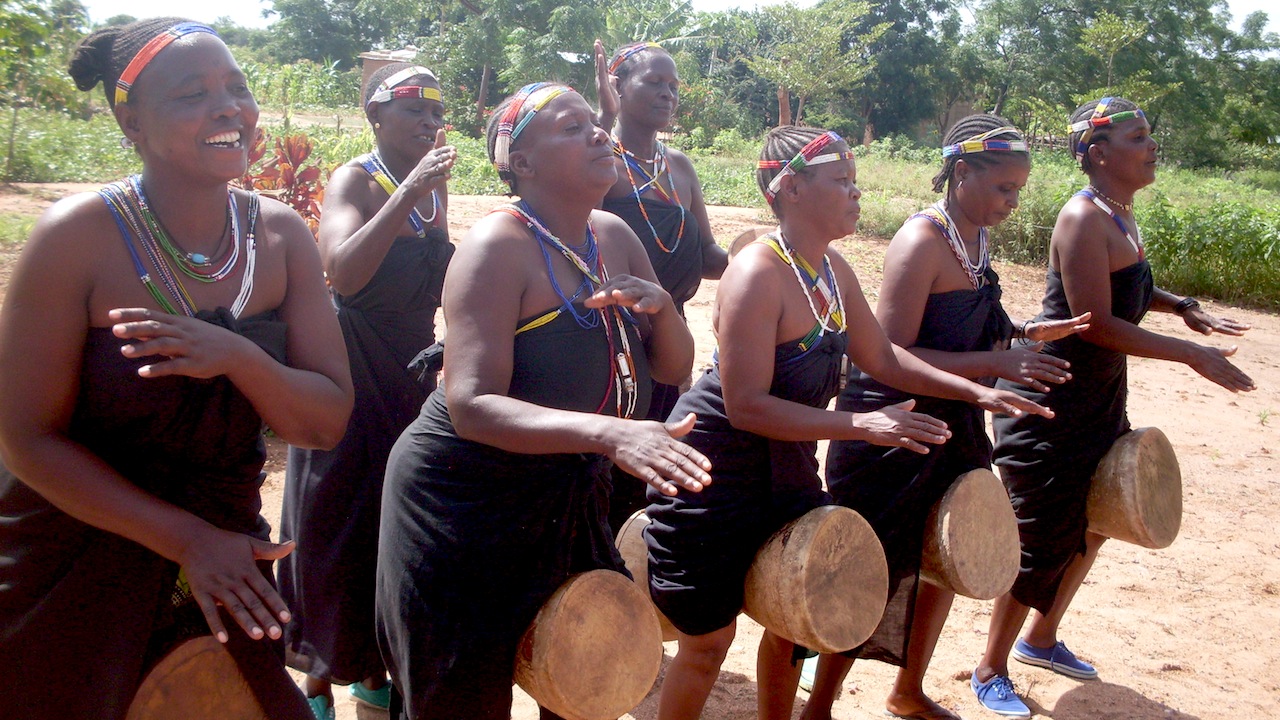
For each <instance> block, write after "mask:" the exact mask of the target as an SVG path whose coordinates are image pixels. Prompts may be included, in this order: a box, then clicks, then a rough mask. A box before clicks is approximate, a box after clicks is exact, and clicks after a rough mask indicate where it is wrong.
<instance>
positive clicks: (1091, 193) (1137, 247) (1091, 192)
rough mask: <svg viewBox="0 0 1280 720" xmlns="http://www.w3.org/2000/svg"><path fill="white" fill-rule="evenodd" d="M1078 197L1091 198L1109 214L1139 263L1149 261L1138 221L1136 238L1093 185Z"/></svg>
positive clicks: (1134, 227)
mask: <svg viewBox="0 0 1280 720" xmlns="http://www.w3.org/2000/svg"><path fill="white" fill-rule="evenodd" d="M1076 195H1083V196H1084V197H1087V198H1089V201H1090V202H1092V203H1093V204H1094V205H1096V206H1098V208H1099V209H1100V210H1102V212H1104V213H1106V214H1107V217H1109V218H1111V221H1112V222H1114V223H1115V224H1116V227H1118V228H1120V232H1122V233H1124V239H1125V240H1128V241H1129V245H1131V246H1132V247H1133V250H1134V252H1136V253H1138V260H1139V262H1141V261H1142V260H1146V259H1147V248H1146V246H1145V245H1143V244H1142V230H1140V229H1139V228H1138V222H1137V221H1136V220H1135V221H1134V223H1133V229H1134V232H1136V233H1137V236H1136V237H1135V236H1134V233H1131V232H1129V226H1128V225H1125V224H1124V220H1122V219H1120V216H1119V215H1116V211H1115V210H1112V209H1111V206H1110V205H1108V204H1106V203H1105V202H1103V201H1102V198H1101V197H1098V192H1097V190H1095V189H1094V188H1093V186H1092V185H1087V186H1085V187H1084V189H1082V190H1080V191H1079V192H1077V193H1076Z"/></svg>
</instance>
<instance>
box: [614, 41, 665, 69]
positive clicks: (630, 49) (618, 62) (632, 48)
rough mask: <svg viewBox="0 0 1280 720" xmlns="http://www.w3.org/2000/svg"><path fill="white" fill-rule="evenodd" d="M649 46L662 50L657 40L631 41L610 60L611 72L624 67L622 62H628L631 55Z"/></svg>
mask: <svg viewBox="0 0 1280 720" xmlns="http://www.w3.org/2000/svg"><path fill="white" fill-rule="evenodd" d="M649 48H657V49H659V50H661V49H662V46H661V45H659V44H658V43H656V42H638V43H631V44H630V45H627V46H625V47H622V48H620V49H619V50H618V52H617V53H616V54H615V55H614V56H613V60H610V61H609V72H610V74H612V73H614V72H616V71H617V70H618V68H620V67H622V63H624V62H626V61H627V60H628V59H629V58H630V57H631V56H633V55H635V54H636V53H638V52H642V51H644V50H648V49H649Z"/></svg>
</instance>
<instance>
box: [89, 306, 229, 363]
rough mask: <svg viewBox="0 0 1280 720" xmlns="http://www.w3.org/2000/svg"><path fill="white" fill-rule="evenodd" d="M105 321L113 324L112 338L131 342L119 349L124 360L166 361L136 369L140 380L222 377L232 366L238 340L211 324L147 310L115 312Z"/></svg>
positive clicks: (227, 331) (183, 316)
mask: <svg viewBox="0 0 1280 720" xmlns="http://www.w3.org/2000/svg"><path fill="white" fill-rule="evenodd" d="M107 317H109V318H110V319H111V321H112V322H113V323H115V325H112V326H111V332H112V333H114V334H115V336H116V337H118V338H123V339H125V340H133V341H134V342H131V343H128V344H127V345H122V346H121V347H120V352H121V353H122V354H123V355H124V356H125V357H127V358H142V357H148V356H151V355H159V356H163V357H166V358H169V359H168V360H162V361H160V362H155V363H151V364H150V365H143V366H142V367H140V368H138V374H139V375H141V376H142V377H149V378H154V377H165V376H167V375H185V376H187V377H193V378H211V377H217V376H219V375H225V374H227V372H228V370H230V369H231V368H232V366H233V364H234V363H235V355H236V350H235V349H236V347H237V346H238V343H236V342H234V341H233V340H234V339H242V338H240V336H239V335H236V334H235V333H233V332H231V331H230V330H227V329H226V328H222V327H219V326H217V325H214V324H213V323H207V322H205V321H203V320H197V319H195V318H190V317H186V316H185V315H170V314H169V313H164V312H159V311H157V310H149V309H147V308H116V309H115V310H112V311H110V312H109V313H107Z"/></svg>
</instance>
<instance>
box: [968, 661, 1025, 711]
mask: <svg viewBox="0 0 1280 720" xmlns="http://www.w3.org/2000/svg"><path fill="white" fill-rule="evenodd" d="M969 686H970V687H972V688H973V694H974V695H977V696H978V702H979V703H981V704H982V707H984V708H986V709H988V710H990V711H991V712H993V713H995V714H997V715H1003V716H1004V717H1009V718H1029V717H1031V708H1029V707H1027V704H1026V703H1024V702H1022V698H1020V697H1018V694H1017V693H1015V692H1014V691H1013V681H1012V680H1010V679H1009V676H1008V675H994V676H992V678H991V679H990V680H988V681H986V682H979V681H978V673H977V672H976V671H975V672H974V673H973V677H971V678H969Z"/></svg>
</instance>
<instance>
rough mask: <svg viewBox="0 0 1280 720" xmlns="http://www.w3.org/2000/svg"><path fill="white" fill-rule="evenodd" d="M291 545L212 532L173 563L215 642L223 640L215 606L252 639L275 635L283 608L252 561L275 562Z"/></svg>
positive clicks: (284, 616)
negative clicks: (176, 564) (177, 567)
mask: <svg viewBox="0 0 1280 720" xmlns="http://www.w3.org/2000/svg"><path fill="white" fill-rule="evenodd" d="M294 547H295V545H294V543H291V542H290V543H282V544H277V543H272V542H267V541H265V540H259V539H257V538H253V537H249V536H248V535H242V534H240V533H235V532H229V531H226V530H219V529H216V528H215V529H213V530H212V531H211V532H210V533H209V535H208V536H207V537H201V538H199V539H198V540H195V541H193V542H192V543H191V544H190V546H189V548H188V550H187V552H186V553H185V554H184V557H182V558H180V559H179V561H178V563H179V565H181V567H182V573H183V575H185V576H186V578H187V584H188V585H190V586H191V596H192V597H193V598H194V599H195V601H196V603H197V604H198V605H199V606H200V611H201V612H202V613H203V614H204V619H205V621H206V622H208V623H209V630H211V631H212V632H213V635H214V637H216V638H217V639H218V642H223V643H225V642H226V641H227V629H226V627H225V626H224V625H223V624H222V619H221V618H220V617H219V616H218V606H219V605H221V606H222V607H223V608H226V611H227V613H228V614H230V615H231V617H232V618H234V619H235V621H236V623H237V624H239V625H240V627H242V628H244V631H245V633H246V634H247V635H248V636H249V637H251V638H253V639H254V640H261V639H263V638H267V637H269V638H271V639H273V640H278V639H279V638H280V637H281V635H282V634H283V631H282V630H281V629H280V628H281V623H287V622H289V619H290V614H289V609H288V607H286V606H285V604H284V600H283V599H282V598H281V597H280V594H279V593H278V592H276V589H275V588H274V587H272V585H271V583H270V582H268V581H267V579H266V578H265V577H263V575H262V571H261V570H259V569H258V564H257V561H259V560H273V561H274V560H279V559H281V558H283V557H285V556H286V555H288V554H289V553H291V552H293V549H294ZM263 628H266V629H265V630H264V629H263Z"/></svg>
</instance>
